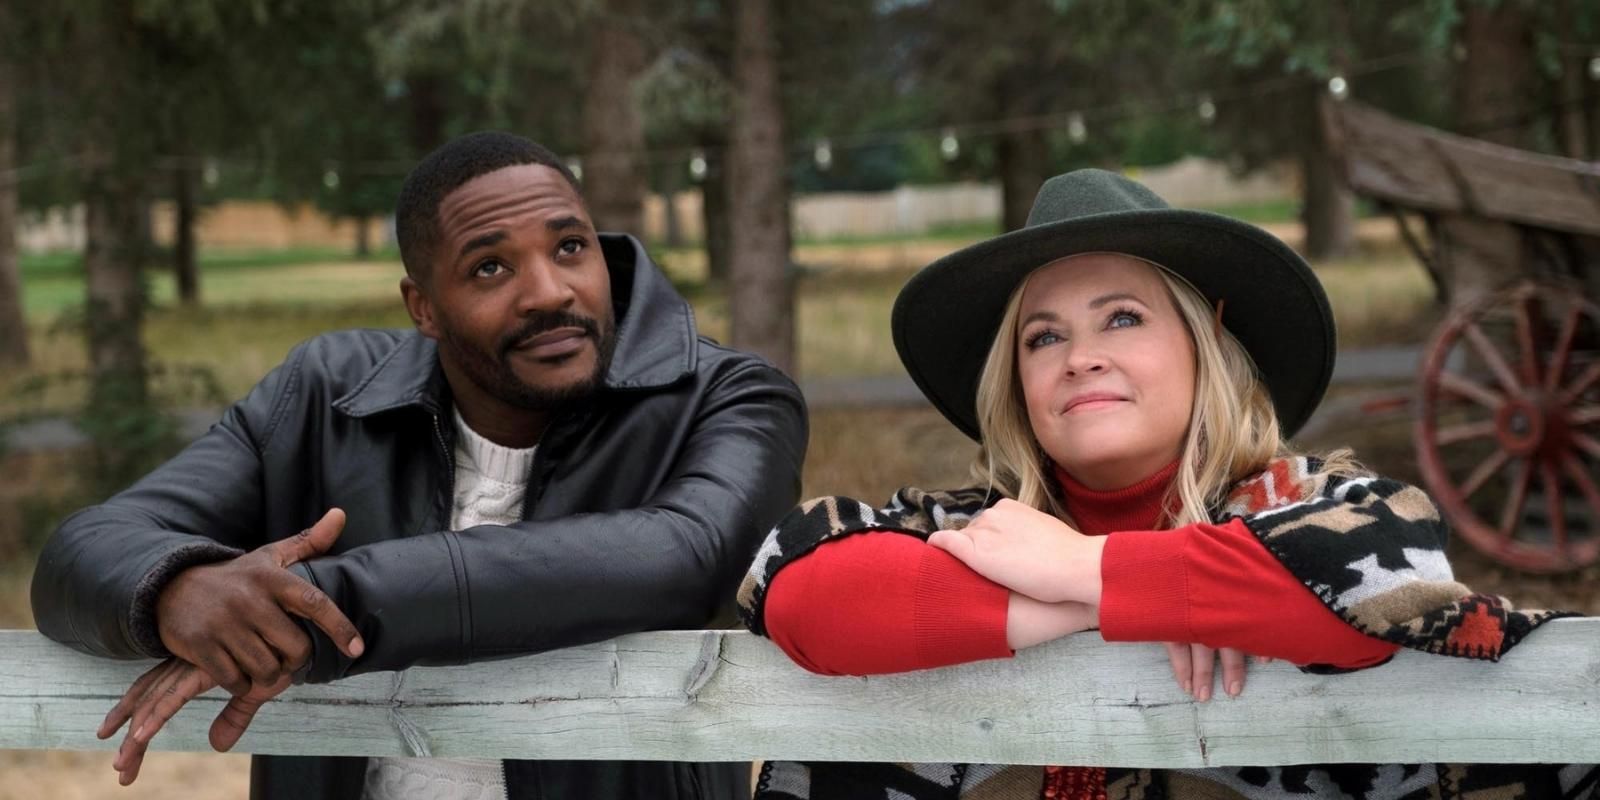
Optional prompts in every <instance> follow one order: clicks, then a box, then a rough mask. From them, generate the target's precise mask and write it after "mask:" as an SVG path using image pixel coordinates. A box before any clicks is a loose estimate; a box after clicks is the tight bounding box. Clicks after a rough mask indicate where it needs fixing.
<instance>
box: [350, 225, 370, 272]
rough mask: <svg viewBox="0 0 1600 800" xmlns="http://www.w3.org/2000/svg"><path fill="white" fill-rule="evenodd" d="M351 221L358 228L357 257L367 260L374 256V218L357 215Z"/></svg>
mask: <svg viewBox="0 0 1600 800" xmlns="http://www.w3.org/2000/svg"><path fill="white" fill-rule="evenodd" d="M350 221H351V222H354V223H355V228H356V258H358V259H361V260H362V261H366V260H367V259H369V258H371V257H372V220H370V219H368V218H366V217H364V216H355V217H351V220H350Z"/></svg>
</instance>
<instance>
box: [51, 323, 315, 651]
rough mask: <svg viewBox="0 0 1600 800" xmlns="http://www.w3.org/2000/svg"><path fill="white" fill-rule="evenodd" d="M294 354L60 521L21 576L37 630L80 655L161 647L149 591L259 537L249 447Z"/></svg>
mask: <svg viewBox="0 0 1600 800" xmlns="http://www.w3.org/2000/svg"><path fill="white" fill-rule="evenodd" d="M305 352H306V349H305V347H304V346H302V347H300V348H297V350H296V351H295V352H292V353H291V354H290V356H289V358H288V359H287V360H286V361H285V362H284V363H283V364H282V365H280V366H279V367H278V368H276V369H274V370H273V371H272V372H271V373H269V374H268V375H267V376H266V377H265V378H263V379H262V381H261V383H259V384H257V385H256V387H255V388H254V389H252V390H251V392H250V394H249V395H247V396H246V397H245V398H244V399H243V400H241V401H239V402H238V403H236V404H234V405H233V406H232V407H231V408H229V409H228V410H227V411H226V412H224V414H223V415H222V419H221V421H220V422H218V423H217V424H216V425H213V426H212V427H211V430H210V431H209V432H207V433H206V434H205V435H204V436H202V437H200V438H199V439H198V440H196V441H195V442H194V443H193V444H190V445H189V446H188V447H187V448H185V449H184V450H183V451H182V452H181V453H179V454H178V455H177V456H175V457H173V458H172V459H171V460H170V461H168V462H167V463H165V464H163V465H161V466H160V467H158V468H156V469H155V470H154V471H152V472H151V473H150V474H148V475H146V476H145V477H144V478H141V479H140V480H139V481H138V482H137V483H135V484H134V485H133V486H131V487H129V488H128V489H126V490H124V491H122V492H120V493H118V494H117V495H115V496H113V497H112V498H111V499H109V500H107V501H105V502H104V503H101V504H100V505H96V506H91V507H89V508H86V509H84V510H82V511H79V512H78V513H76V514H74V515H72V516H71V517H68V518H67V519H66V521H64V522H62V523H61V526H60V528H58V529H57V530H56V532H55V533H54V534H53V535H52V536H51V537H50V539H49V541H47V542H46V543H45V546H44V548H43V550H41V551H40V553H39V562H38V565H37V566H36V568H35V570H34V575H33V587H32V603H33V616H34V620H35V621H36V622H37V624H38V626H39V632H40V633H43V634H44V635H46V636H48V637H50V638H51V639H54V640H56V641H58V642H61V643H62V644H66V645H68V646H70V647H72V648H74V649H77V650H80V651H82V652H85V653H89V654H91V655H97V656H111V657H114V658H162V657H165V656H167V655H169V653H167V651H166V648H165V647H164V646H163V645H162V644H161V638H160V635H159V633H158V629H157V627H156V620H155V601H156V596H157V595H158V594H159V593H160V591H161V589H162V588H163V587H165V586H166V584H167V582H168V581H170V580H171V579H172V578H173V577H174V576H176V575H177V574H178V573H179V572H182V571H183V570H184V569H187V568H189V567H191V566H196V565H199V564H205V563H211V562H215V561H222V560H226V559H228V558H232V557H234V556H237V555H239V554H241V553H242V552H244V551H245V550H247V549H251V548H254V547H257V546H259V545H261V544H263V543H264V542H265V536H264V533H263V531H262V530H261V529H260V527H259V525H260V520H261V518H262V513H261V504H262V461H261V452H262V450H263V449H264V448H266V447H267V445H268V443H269V442H270V441H271V439H272V435H273V430H274V423H275V422H276V420H277V419H279V417H280V414H281V412H282V409H283V406H284V404H285V402H287V399H288V396H289V395H290V393H291V387H292V386H293V384H294V383H295V381H296V380H297V377H298V375H299V371H300V365H301V362H302V361H303V359H304V358H305Z"/></svg>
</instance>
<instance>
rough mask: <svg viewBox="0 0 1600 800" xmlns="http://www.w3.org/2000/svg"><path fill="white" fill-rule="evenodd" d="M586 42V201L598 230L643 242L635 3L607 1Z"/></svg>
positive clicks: (641, 59) (640, 59)
mask: <svg viewBox="0 0 1600 800" xmlns="http://www.w3.org/2000/svg"><path fill="white" fill-rule="evenodd" d="M602 6H603V7H602V8H601V10H600V13H599V15H598V17H597V18H596V19H595V21H594V24H593V25H592V26H591V30H592V31H593V38H592V39H591V40H590V42H589V56H588V89H587V91H586V92H585V93H584V102H583V137H584V138H583V140H584V142H585V143H586V144H587V145H588V151H587V152H586V153H585V154H584V159H583V168H584V182H583V187H584V192H583V194H584V199H585V200H586V201H587V202H588V204H589V213H590V214H592V215H593V216H594V222H595V226H596V227H597V228H599V229H601V230H609V231H620V232H623V233H631V234H633V235H634V236H638V237H641V238H643V236H644V194H645V173H644V159H643V154H644V119H643V117H642V115H640V113H639V109H638V104H637V103H636V102H635V100H634V96H633V81H634V78H635V77H637V76H638V75H639V73H640V72H641V71H643V70H644V68H645V49H644V42H643V41H642V40H641V39H640V38H639V33H638V26H639V25H641V24H642V22H643V17H644V14H643V11H642V8H641V4H640V3H639V0H606V1H605V2H604V3H603V4H602Z"/></svg>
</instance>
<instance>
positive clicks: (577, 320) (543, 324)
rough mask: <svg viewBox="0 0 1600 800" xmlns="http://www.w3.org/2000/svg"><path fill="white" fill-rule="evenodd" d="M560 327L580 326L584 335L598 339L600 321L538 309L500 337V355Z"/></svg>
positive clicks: (568, 313) (563, 312)
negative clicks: (514, 328)
mask: <svg viewBox="0 0 1600 800" xmlns="http://www.w3.org/2000/svg"><path fill="white" fill-rule="evenodd" d="M561 328H581V329H583V332H584V335H585V336H588V337H589V338H591V339H594V340H595V341H597V342H598V341H599V340H600V323H599V322H596V321H595V320H593V319H590V318H589V317H584V316H580V315H578V314H574V313H572V312H570V311H539V312H535V313H533V314H531V315H529V316H528V317H527V319H526V320H525V321H524V322H523V323H522V324H521V325H519V326H518V327H517V329H516V330H514V331H512V332H510V333H508V334H506V335H504V336H502V337H500V355H502V356H504V355H505V354H507V353H509V352H511V351H512V350H514V349H516V347H517V346H518V345H521V344H522V343H524V342H526V341H528V340H529V339H532V338H533V337H535V336H538V335H539V334H542V333H548V332H550V331H553V330H559V329H561Z"/></svg>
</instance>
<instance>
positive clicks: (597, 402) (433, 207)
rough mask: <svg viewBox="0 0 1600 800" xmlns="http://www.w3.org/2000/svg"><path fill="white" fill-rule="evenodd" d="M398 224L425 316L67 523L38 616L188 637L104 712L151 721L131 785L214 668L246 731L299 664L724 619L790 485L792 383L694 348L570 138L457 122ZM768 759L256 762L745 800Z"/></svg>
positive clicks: (453, 654)
mask: <svg viewBox="0 0 1600 800" xmlns="http://www.w3.org/2000/svg"><path fill="white" fill-rule="evenodd" d="M396 227H397V233H398V237H399V240H400V252H401V258H402V260H403V261H404V262H405V267H406V273H407V275H406V277H405V278H404V279H403V280H402V281H401V293H402V295H403V297H404V299H405V304H406V308H407V310H408V311H409V312H410V315H411V318H412V320H413V321H414V323H415V325H416V331H404V332H400V331H343V332H338V333H331V334H327V335H324V336H319V337H317V338H314V339H312V340H310V341H308V342H306V343H304V344H302V345H300V346H298V347H296V348H295V349H294V351H292V352H291V353H290V354H289V357H288V359H287V360H286V361H285V362H284V363H283V364H282V365H281V366H279V367H278V368H277V369H275V370H274V371H273V372H272V373H270V374H269V375H268V376H267V377H266V378H265V379H264V380H263V381H262V382H261V383H260V384H259V385H258V386H256V388H255V389H254V390H252V391H251V393H250V394H249V396H247V397H246V398H245V399H244V400H242V401H240V402H239V403H238V404H236V405H234V406H233V407H232V408H230V409H229V410H228V411H227V412H226V413H225V414H224V416H223V418H222V421H221V422H220V423H219V424H218V425H217V426H215V427H213V428H212V430H211V431H210V432H209V433H207V434H206V435H205V436H204V437H202V438H201V439H200V440H198V441H197V442H195V443H194V444H192V445H190V446H189V448H188V449H186V450H184V451H183V452H182V453H181V454H179V455H178V456H177V457H176V458H174V459H173V460H172V461H170V462H168V463H167V464H165V465H163V466H162V467H160V468H159V469H157V470H156V471H155V472H153V473H151V474H150V475H149V476H147V477H145V478H144V479H143V480H141V481H139V482H138V483H137V484H135V485H134V486H133V487H131V488H130V489H128V490H127V491H124V492H122V493H121V494H119V495H117V496H115V497H113V498H111V499H110V500H108V501H107V502H105V503H104V504H102V505H99V506H95V507H92V508H89V509H86V510H84V511H82V512H79V513H78V514H76V515H74V516H73V517H71V518H70V519H68V520H67V521H66V522H65V523H63V524H62V526H61V528H60V530H58V531H57V532H56V533H55V535H54V536H53V537H52V538H51V540H50V541H49V543H48V544H47V545H46V546H45V548H44V551H43V552H42V553H41V554H40V557H39V566H38V570H37V572H36V573H35V577H34V582H33V607H34V614H35V617H36V618H37V620H38V624H39V630H40V631H41V632H43V633H44V634H46V635H48V636H50V637H51V638H54V639H56V640H58V641H61V642H64V643H66V644H68V645H71V646H73V647H75V648H77V649H79V650H82V651H85V652H88V653H92V654H97V655H105V656H113V657H121V658H136V657H167V658H168V659H169V660H168V661H166V662H164V663H163V664H161V665H160V666H158V667H156V668H155V669H153V670H151V671H150V672H148V673H146V675H145V676H144V677H142V678H140V680H139V682H138V683H136V684H135V685H134V687H133V688H132V689H130V691H129V693H128V696H127V697H125V698H124V700H123V702H122V703H119V704H118V706H117V707H116V708H115V709H113V711H112V713H111V714H110V715H109V716H108V717H107V720H106V724H105V725H104V726H102V729H101V735H102V736H109V735H110V734H111V733H113V732H115V731H116V730H117V728H118V727H120V726H121V725H122V723H123V722H125V721H130V719H131V723H132V724H131V725H130V726H129V733H128V735H127V736H128V738H127V739H125V741H124V744H123V748H122V751H121V752H119V754H118V757H117V760H116V764H115V767H116V768H117V769H118V770H119V772H121V773H122V775H121V777H122V781H123V782H124V783H127V782H129V781H131V780H132V779H133V778H134V777H135V776H136V775H137V773H138V768H139V762H140V760H141V759H142V756H143V752H144V749H145V747H146V746H147V745H148V742H149V739H150V737H151V736H153V735H154V731H155V730H157V729H159V727H160V724H161V722H163V721H165V719H167V718H169V717H170V716H171V714H172V713H173V712H175V711H176V710H177V708H178V707H180V706H181V705H182V704H183V702H185V701H186V700H187V699H189V698H191V697H193V696H194V695H196V694H198V693H199V692H201V691H204V690H206V689H209V688H210V687H211V686H213V685H218V684H220V685H222V686H224V687H225V688H226V689H227V690H228V691H229V692H230V693H232V694H233V695H234V696H235V697H234V700H233V701H232V702H231V703H230V704H229V705H228V708H227V709H226V710H224V712H223V714H222V716H220V717H219V718H218V720H217V722H216V723H215V724H214V725H213V727H212V743H213V745H216V746H218V747H219V749H221V748H225V747H227V746H231V744H232V743H233V742H235V741H237V739H238V737H239V735H240V734H242V733H243V730H244V727H245V726H246V725H248V724H249V721H250V718H251V715H253V714H254V712H255V709H256V708H257V707H258V706H259V705H260V704H261V703H262V702H264V701H265V700H267V699H269V698H270V697H272V696H274V695H276V694H277V693H278V692H280V691H282V690H283V688H284V687H286V686H287V685H288V683H289V682H290V676H291V675H292V674H293V675H296V676H297V677H300V678H303V679H304V680H308V681H331V680H335V679H338V678H341V677H344V676H346V675H353V674H356V673H361V672H370V671H374V670H397V669H404V668H406V667H408V666H410V665H412V664H416V663H423V662H426V663H435V664H439V663H443V664H448V663H460V662H463V661H470V660H473V659H479V658H491V657H497V656H504V655H508V654H514V653H528V652H535V651H540V650H547V649H552V648H559V647H567V646H571V645H576V644H581V643H586V642H592V641H596V640H601V639H606V638H610V637H613V636H617V635H619V634H623V633H629V632H633V631H641V630H650V629H660V628H685V627H698V626H701V625H703V624H705V623H706V622H707V621H708V620H709V619H710V618H711V617H712V615H713V613H714V612H715V611H716V610H717V609H718V607H719V605H720V604H722V603H723V601H725V600H727V599H729V598H730V597H731V593H732V589H733V587H734V585H735V584H736V583H737V581H738V579H739V576H740V574H741V573H742V571H743V569H744V567H745V565H746V564H747V563H748V562H749V560H750V558H751V556H752V555H753V550H754V548H755V546H756V545H757V544H758V543H759V541H760V539H761V537H762V535H763V534H764V532H765V531H766V530H767V529H768V528H769V527H770V526H771V525H772V524H773V523H774V522H776V520H777V519H778V518H779V517H780V516H781V515H782V514H783V513H784V512H785V511H786V510H787V509H788V508H789V507H790V506H792V505H793V504H794V502H795V500H796V496H797V493H798V491H799V475H800V464H801V460H802V458H803V457H804V448H805V442H806V422H805V411H804V406H803V403H802V400H801V397H800V394H799V392H798V391H797V389H796V388H795V386H794V385H793V383H792V382H790V381H789V380H788V379H787V378H785V377H784V376H783V375H782V374H780V373H779V372H778V371H777V370H776V369H774V368H773V367H771V366H769V365H768V364H766V363H765V362H763V361H761V360H760V359H758V358H755V357H753V356H750V355H746V354H743V353H739V352H736V351H732V350H729V349H726V348H723V347H720V346H718V345H716V344H715V343H712V342H710V341H708V340H705V339H701V338H699V337H698V336H697V335H696V332H695V328H694V323H693V319H692V316H691V313H690V309H689V307H688V305H687V303H685V302H684V300H683V299H682V298H681V297H680V296H678V295H677V294H676V293H675V292H674V291H673V290H672V288H671V287H670V285H669V284H668V283H667V281H666V278H665V277H664V276H663V275H662V274H661V273H660V271H659V270H657V269H656V267H655V266H654V265H653V264H652V263H651V262H650V260H649V258H648V257H647V256H646V255H645V252H644V250H643V248H642V247H641V246H640V245H639V243H638V242H637V241H635V240H633V239H632V238H630V237H627V236H621V235H603V236H602V235H598V234H596V233H595V230H594V226H593V224H592V223H591V222H590V218H589V215H588V211H587V210H586V208H585V206H584V202H583V199H582V197H581V196H580V194H579V191H578V188H577V182H576V180H575V179H574V178H573V176H572V175H571V173H570V172H568V171H567V169H566V167H565V166H564V165H563V164H562V163H561V161H560V160H559V159H557V158H556V157H555V156H554V155H553V154H552V153H550V152H549V151H548V150H546V149H544V148H543V147H540V146H538V145H536V144H534V143H532V142H529V141H527V140H525V139H521V138H518V137H514V136H510V135H506V134H499V133H480V134H473V135H470V136H466V137H462V138H460V139H457V140H455V141H453V142H450V143H449V144H446V145H445V146H443V147H442V148H440V149H439V150H438V151H436V152H434V153H433V154H431V155H429V156H428V157H427V158H426V159H424V160H423V161H422V163H421V164H419V165H418V166H417V168H416V169H415V170H414V171H413V172H412V174H411V175H410V176H409V177H408V178H407V180H406V183H405V186H404V188H403V189H402V190H401V194H400V198H399V204H398V208H397V212H396ZM330 509H333V510H330ZM297 532H299V535H295V534H296V533H297ZM369 761H370V763H369ZM744 770H746V768H745V767H743V766H742V765H710V764H692V765H683V764H670V763H659V762H657V763H648V762H609V763H607V762H549V761H547V762H517V761H507V762H503V763H502V762H498V761H472V760H443V759H370V760H368V759H350V758H290V757H268V756H258V757H256V758H255V759H254V761H253V764H252V769H251V783H252V796H254V797H259V798H276V797H291V796H292V797H326V798H336V797H337V798H345V797H363V796H364V797H368V798H387V797H401V796H407V794H406V793H405V790H404V788H403V787H406V786H417V785H426V786H430V787H433V788H432V789H430V790H429V791H430V792H432V791H435V790H437V791H438V793H435V794H429V795H428V796H437V797H450V796H469V792H471V794H470V796H473V797H478V796H484V797H494V796H504V797H507V798H512V799H513V800H515V798H523V797H533V796H542V797H646V796H651V797H654V796H717V797H733V796H736V795H737V793H738V792H739V790H740V789H741V788H742V786H741V785H742V784H744V783H746V782H747V781H748V773H747V772H745V771H744ZM536 793H537V795H536ZM744 796H748V793H747V792H746V794H745V795H744Z"/></svg>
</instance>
